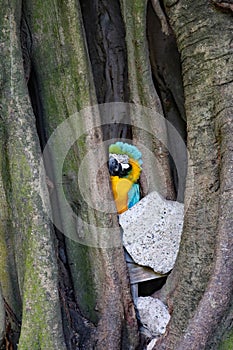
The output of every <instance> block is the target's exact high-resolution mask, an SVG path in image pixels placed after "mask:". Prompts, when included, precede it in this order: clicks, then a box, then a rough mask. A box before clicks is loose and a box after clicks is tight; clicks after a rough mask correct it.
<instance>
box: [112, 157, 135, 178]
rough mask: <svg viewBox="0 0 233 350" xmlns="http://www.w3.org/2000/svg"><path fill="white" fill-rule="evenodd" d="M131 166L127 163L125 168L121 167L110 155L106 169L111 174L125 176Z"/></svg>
mask: <svg viewBox="0 0 233 350" xmlns="http://www.w3.org/2000/svg"><path fill="white" fill-rule="evenodd" d="M131 169H132V166H131V164H129V167H128V168H127V169H124V168H122V165H121V163H119V162H118V161H117V160H116V159H115V158H113V157H111V158H110V159H109V161H108V170H109V173H110V175H111V176H119V177H125V176H127V175H128V174H129V172H130V171H131Z"/></svg>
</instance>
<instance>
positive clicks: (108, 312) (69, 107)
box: [0, 1, 138, 350]
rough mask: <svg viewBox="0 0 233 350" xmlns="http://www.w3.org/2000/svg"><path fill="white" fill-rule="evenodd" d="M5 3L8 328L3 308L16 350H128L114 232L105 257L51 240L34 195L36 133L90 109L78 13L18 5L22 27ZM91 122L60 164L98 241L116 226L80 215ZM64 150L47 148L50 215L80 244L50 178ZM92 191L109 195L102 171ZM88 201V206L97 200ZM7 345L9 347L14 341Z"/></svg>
mask: <svg viewBox="0 0 233 350" xmlns="http://www.w3.org/2000/svg"><path fill="white" fill-rule="evenodd" d="M3 5H4V6H3V8H4V10H5V14H4V13H2V16H1V20H2V25H1V28H4V30H3V31H2V32H1V35H2V40H1V43H2V44H1V45H2V48H3V50H2V55H3V56H2V60H1V61H2V63H1V64H2V69H1V72H3V73H2V74H3V76H2V86H3V88H2V93H3V96H2V97H3V99H2V100H3V104H2V112H1V117H2V119H1V120H2V128H1V133H2V135H3V136H4V137H3V138H1V142H2V144H1V149H4V151H7V152H4V156H2V159H1V164H2V169H1V174H2V177H3V185H2V186H1V198H2V201H1V205H2V206H3V209H4V210H3V211H2V214H1V215H2V220H1V224H2V225H3V226H6V225H8V227H7V228H4V227H3V228H4V229H5V232H6V233H5V237H4V234H3V233H4V231H2V232H1V233H2V234H1V247H3V250H2V251H1V269H0V271H1V283H2V288H3V296H4V298H5V299H6V302H5V305H10V310H12V315H16V316H15V318H16V319H18V320H19V324H17V325H14V324H13V322H14V321H15V320H14V319H13V316H12V315H11V314H10V313H9V312H8V311H7V310H6V311H7V318H8V319H9V323H11V324H12V326H11V327H12V328H14V330H15V334H16V332H20V337H19V349H29V348H30V349H35V350H36V349H65V348H67V349H76V348H77V347H79V348H83V349H89V348H93V347H94V348H96V349H106V348H116V349H120V348H122V347H123V348H129V349H135V348H136V346H137V342H138V339H137V338H138V333H137V321H136V317H135V311H134V306H133V303H132V299H131V295H130V289H129V281H128V276H127V272H126V265H125V261H124V254H123V249H122V247H121V246H120V233H118V234H119V237H118V246H117V247H116V248H111V249H104V248H101V247H100V248H94V247H93V248H91V247H88V246H83V245H81V244H79V243H77V242H75V241H74V240H71V239H69V238H65V237H64V236H62V235H61V234H60V233H59V231H58V230H56V229H55V235H54V231H53V228H52V227H51V225H50V224H49V221H48V220H47V219H46V218H47V215H46V214H45V213H44V212H43V209H42V203H41V199H40V197H39V190H40V186H39V167H40V148H39V139H38V136H37V132H38V134H39V136H40V143H41V146H42V147H44V146H45V144H46V141H47V140H48V139H49V137H50V136H51V135H52V132H53V131H54V130H55V129H56V127H57V126H58V125H59V124H60V123H61V122H63V121H64V120H65V119H66V118H68V117H69V116H71V115H72V114H73V113H75V112H77V111H79V110H80V109H82V108H84V107H86V106H90V105H93V104H95V103H96V95H95V87H94V83H93V78H92V72H91V66H90V62H89V58H88V54H87V48H86V45H85V40H84V30H83V27H82V21H81V12H80V9H79V6H78V5H77V3H76V2H75V1H68V2H66V3H62V4H61V3H59V4H58V3H57V2H54V1H47V2H46V3H44V2H38V1H24V3H23V17H22V20H21V3H20V2H18V3H16V2H15V3H13V4H12V7H9V8H8V7H7V4H3ZM45 14H46V15H45ZM20 23H21V42H22V53H21V48H20ZM22 54H23V58H24V67H23V60H22V58H21V57H22ZM23 68H24V70H25V77H24V71H23ZM27 82H28V87H29V94H30V98H31V101H30V99H29V95H28V91H27V86H26V83H27ZM31 104H32V105H31ZM32 107H33V111H32ZM33 112H34V114H35V116H36V120H35V116H34V115H33ZM89 117H90V118H89V119H85V120H84V119H82V117H81V116H79V119H77V123H78V124H79V125H77V126H78V127H79V128H80V129H81V130H84V134H83V135H82V137H81V138H80V139H79V140H78V141H77V144H75V145H74V147H72V148H71V150H70V152H69V153H68V155H67V157H66V159H65V162H64V167H63V180H64V186H65V188H66V194H67V197H68V198H69V201H70V203H71V205H72V207H73V209H74V210H76V211H79V214H80V215H82V216H85V217H86V220H89V222H91V223H92V224H93V227H94V224H95V225H96V226H95V227H94V229H93V230H94V231H93V232H91V231H89V232H87V231H86V232H85V233H84V234H87V235H88V234H90V235H91V234H92V235H94V234H98V225H101V224H104V226H106V225H108V227H109V228H110V227H111V226H112V225H114V224H115V226H116V225H117V220H116V217H114V216H113V215H109V214H107V216H106V215H105V216H104V215H103V214H101V213H98V212H97V211H96V210H93V209H91V208H88V207H87V205H85V203H84V201H83V200H82V199H81V196H80V192H79V190H78V188H77V182H78V180H77V174H78V170H79V166H80V164H81V161H82V158H83V156H84V155H85V154H86V152H87V151H88V150H90V149H91V148H93V147H94V146H95V147H96V146H97V145H98V143H100V142H101V130H100V129H96V128H95V129H93V130H91V132H90V133H89V134H87V135H86V134H85V130H86V129H88V128H90V127H91V125H92V120H91V118H95V120H96V119H98V118H99V115H98V113H93V114H91V115H90V116H89ZM77 126H76V127H77ZM36 127H37V128H36ZM71 127H72V125H71ZM63 142H64V140H60V142H59V143H57V144H56V148H51V149H50V154H49V156H50V158H49V161H50V163H46V164H45V168H46V172H47V176H48V180H47V182H48V184H49V190H50V200H51V204H52V208H51V209H52V212H53V215H56V216H58V217H59V218H60V221H61V225H67V224H69V225H70V226H69V227H70V229H71V231H72V233H73V235H74V234H76V235H77V237H78V234H79V230H81V228H79V227H78V228H76V226H74V227H72V223H67V220H68V218H67V217H66V213H65V212H64V211H63V209H64V207H63V206H62V202H61V186H59V184H58V180H57V179H58V174H57V168H56V166H57V165H56V164H57V162H56V161H55V159H57V157H59V155H60V154H61V152H60V150H62V147H63ZM92 167H94V168H95V164H90V168H89V171H92V170H93V168H92ZM91 168H92V169H91ZM101 181H102V184H101ZM99 185H100V186H102V187H101V188H102V192H103V193H104V192H107V191H108V186H109V180H108V174H107V172H106V171H102V175H101V177H100V184H99ZM104 188H105V189H106V191H105V190H104ZM91 200H92V201H93V202H95V201H96V197H95V193H93V194H92V198H91ZM55 201H56V202H57V203H58V204H56V203H55ZM11 224H12V226H13V227H12V234H11V235H10V232H11V231H9V228H10V227H11ZM74 224H75V222H74ZM89 230H91V228H89ZM16 232H18V233H17V238H16ZM115 232H116V230H115ZM11 237H12V238H11ZM29 237H30V238H29ZM73 238H75V237H74V236H73ZM11 239H12V241H10V240H11ZM115 241H117V237H116V238H115ZM14 264H15V265H14ZM14 266H15V267H14ZM10 267H13V269H12V273H11V274H10V273H9V272H8V271H9V269H10ZM14 274H15V275H14ZM12 283H13V284H14V286H12ZM13 290H14V293H13V294H12V291H13ZM17 290H18V291H19V292H18V294H17ZM21 303H22V304H23V306H21ZM18 304H19V305H18ZM5 307H6V306H5ZM21 315H22V316H21ZM3 321H4V320H3ZM21 323H22V324H21ZM17 327H19V328H17ZM34 327H35V329H34ZM6 339H7V338H6V337H5V340H4V341H5V345H6ZM11 343H13V344H14V346H15V344H16V340H15V339H13V337H12V339H11Z"/></svg>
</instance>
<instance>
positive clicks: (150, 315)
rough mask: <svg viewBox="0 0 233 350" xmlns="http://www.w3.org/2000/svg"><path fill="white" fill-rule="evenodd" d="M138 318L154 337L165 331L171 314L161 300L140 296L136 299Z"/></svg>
mask: <svg viewBox="0 0 233 350" xmlns="http://www.w3.org/2000/svg"><path fill="white" fill-rule="evenodd" d="M136 308H137V311H138V318H139V320H140V321H141V323H142V325H143V327H145V328H147V329H148V330H149V331H150V333H151V336H152V337H156V336H160V335H162V334H164V333H165V331H166V327H167V324H168V322H169V320H170V314H169V312H168V310H167V307H166V306H165V305H164V304H163V303H162V301H161V300H159V299H155V298H152V297H139V298H137V299H136Z"/></svg>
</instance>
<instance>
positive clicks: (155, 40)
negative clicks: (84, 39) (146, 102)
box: [147, 1, 187, 201]
mask: <svg viewBox="0 0 233 350" xmlns="http://www.w3.org/2000/svg"><path fill="white" fill-rule="evenodd" d="M163 10H164V5H163V4H161V11H163ZM164 16H165V18H166V14H165V13H164ZM167 28H168V33H167V34H166V33H164V32H163V30H162V23H161V19H160V18H159V17H158V16H157V14H156V13H155V11H154V8H153V6H152V3H151V1H148V6H147V38H148V46H149V55H150V63H151V69H152V77H153V82H154V86H155V89H156V91H157V94H158V96H159V98H160V101H161V104H162V108H163V113H164V116H165V118H166V119H167V120H168V122H170V123H171V124H172V125H173V126H174V127H175V128H176V130H177V131H178V133H179V134H180V136H181V137H182V139H183V140H184V142H186V138H187V132H186V116H185V108H184V91H183V82H182V74H181V61H180V55H179V53H178V49H177V45H176V39H175V36H174V34H173V31H172V29H171V27H170V25H169V22H168V21H167ZM169 136H170V137H169ZM168 141H169V147H171V149H172V148H175V147H176V145H175V144H174V143H173V140H172V139H171V135H169V129H168ZM178 154H179V150H177V155H178ZM182 156H183V157H185V155H179V156H178V157H182ZM169 160H170V168H171V175H172V179H173V183H174V187H175V191H176V194H177V192H178V187H179V186H182V196H181V197H180V198H178V200H180V201H183V200H184V188H185V178H184V179H182V180H183V183H182V184H181V183H179V182H178V176H177V170H176V166H175V163H174V161H173V159H172V157H171V156H170V157H169Z"/></svg>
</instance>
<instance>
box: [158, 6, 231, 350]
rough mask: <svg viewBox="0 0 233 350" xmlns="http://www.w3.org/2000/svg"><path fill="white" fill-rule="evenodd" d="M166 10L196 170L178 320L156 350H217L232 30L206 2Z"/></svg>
mask: <svg viewBox="0 0 233 350" xmlns="http://www.w3.org/2000/svg"><path fill="white" fill-rule="evenodd" d="M164 4H165V7H166V10H167V13H168V14H169V17H170V22H171V25H172V27H173V29H174V32H175V34H176V37H177V44H178V49H179V51H180V54H181V61H182V72H183V81H184V92H185V108H186V115H187V128H188V151H189V164H188V176H187V184H186V194H185V195H186V200H185V219H184V231H183V235H182V241H181V247H180V251H179V256H178V259H177V262H176V265H175V268H174V270H173V272H172V274H171V276H170V277H169V279H168V282H167V285H166V288H165V290H166V292H168V294H167V302H168V305H169V307H170V310H171V312H172V318H171V322H170V324H169V327H168V331H167V334H166V335H165V336H164V338H163V339H162V340H161V341H160V342H159V343H158V344H157V345H156V347H155V348H156V349H166V350H167V349H197V348H198V349H216V348H217V347H218V346H219V343H220V342H221V338H222V336H223V334H224V332H225V326H226V319H227V320H228V325H229V318H231V316H229V312H230V313H231V311H230V310H231V309H229V307H230V305H231V302H232V285H233V284H232V269H233V261H232V254H231V253H230V251H231V250H232V242H233V241H232V232H231V231H232V230H231V229H230V227H231V225H232V210H233V209H232V176H231V175H230V174H232V138H231V136H230V134H229V133H231V132H232V131H231V128H232V114H230V113H232V104H231V101H230V100H231V99H230V98H229V96H231V95H232V69H231V65H230V61H231V60H232V54H231V41H232V35H231V33H232V22H231V19H230V16H229V15H228V14H223V13H220V12H218V11H217V10H216V9H215V8H213V7H212V6H211V4H210V3H209V2H207V1H201V2H198V3H194V2H190V1H178V2H177V1H176V2H175V1H164ZM219 28H221V33H222V34H221V36H219ZM192 172H193V183H192V182H191V180H192V176H191V173H192ZM229 175H230V177H228V176H229ZM190 192H191V193H192V196H191V201H190V202H188V201H187V198H188V196H189V193H190ZM230 203H231V204H230ZM223 286H224V287H223Z"/></svg>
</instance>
